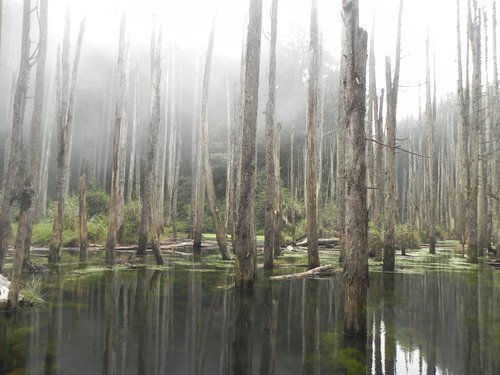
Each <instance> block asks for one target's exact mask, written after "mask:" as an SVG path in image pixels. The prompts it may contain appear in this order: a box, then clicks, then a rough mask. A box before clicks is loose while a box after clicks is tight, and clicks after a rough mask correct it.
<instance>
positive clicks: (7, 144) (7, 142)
mask: <svg viewBox="0 0 500 375" xmlns="http://www.w3.org/2000/svg"><path fill="white" fill-rule="evenodd" d="M16 86H17V75H16V73H15V72H12V78H11V81H10V102H9V110H8V114H7V123H10V122H11V121H12V120H13V117H12V116H13V113H12V112H13V110H14V99H15V96H16ZM11 140H12V129H11V128H8V129H7V132H6V134H5V143H4V151H3V170H2V182H1V187H2V190H1V191H2V193H3V191H4V188H5V177H6V176H7V170H8V168H9V158H10V149H11V145H10V142H11Z"/></svg>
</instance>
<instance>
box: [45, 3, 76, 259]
mask: <svg viewBox="0 0 500 375" xmlns="http://www.w3.org/2000/svg"><path fill="white" fill-rule="evenodd" d="M64 29H65V31H64V40H63V52H62V56H61V60H62V61H61V70H62V77H61V79H60V81H62V82H61V83H60V84H59V88H58V90H59V92H60V94H59V95H60V96H59V98H60V100H58V102H59V103H60V105H59V109H58V121H57V122H58V132H57V133H58V134H57V136H58V144H59V145H58V152H57V181H56V200H57V212H56V214H55V217H54V223H53V229H52V231H53V233H52V241H51V244H50V248H49V262H50V263H58V262H59V259H60V252H61V246H62V240H63V238H62V235H63V217H64V204H65V199H66V198H65V192H66V187H67V181H68V179H69V160H70V147H69V143H70V139H71V133H72V127H73V107H74V103H75V96H76V84H77V78H78V65H79V62H80V53H81V49H82V42H83V35H84V33H85V18H84V19H83V20H82V22H81V24H80V31H79V33H78V41H77V45H76V51H75V59H74V62H73V72H72V77H71V85H70V82H69V37H70V13H69V8H67V9H66V22H65V27H64ZM68 90H69V92H68Z"/></svg>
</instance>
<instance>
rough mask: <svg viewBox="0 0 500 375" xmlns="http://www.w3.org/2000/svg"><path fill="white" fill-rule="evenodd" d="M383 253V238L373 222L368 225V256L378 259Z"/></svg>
mask: <svg viewBox="0 0 500 375" xmlns="http://www.w3.org/2000/svg"><path fill="white" fill-rule="evenodd" d="M383 251H384V237H383V234H382V231H381V230H380V229H379V228H378V227H377V226H376V225H375V223H374V222H373V221H370V222H369V224H368V255H369V256H370V257H376V258H380V257H381V256H382V253H383Z"/></svg>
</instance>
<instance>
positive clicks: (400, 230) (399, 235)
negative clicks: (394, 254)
mask: <svg viewBox="0 0 500 375" xmlns="http://www.w3.org/2000/svg"><path fill="white" fill-rule="evenodd" d="M418 239H419V234H418V231H417V230H416V229H415V228H414V227H413V226H411V225H410V224H400V225H398V226H396V244H397V246H398V247H399V248H401V249H402V250H404V249H415V248H416V247H418V245H419V240H418Z"/></svg>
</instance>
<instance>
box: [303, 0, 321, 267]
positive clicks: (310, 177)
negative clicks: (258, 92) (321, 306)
mask: <svg viewBox="0 0 500 375" xmlns="http://www.w3.org/2000/svg"><path fill="white" fill-rule="evenodd" d="M310 38H311V39H310V44H309V53H310V67H309V90H308V99H307V101H308V103H307V105H308V115H307V182H306V187H307V203H306V206H307V210H306V215H307V255H308V259H309V263H308V266H309V269H312V268H316V267H319V264H320V263H319V254H318V215H317V208H318V206H317V203H316V199H317V195H316V184H317V183H318V176H317V166H316V163H317V160H316V156H317V155H316V147H317V144H316V143H317V136H316V132H317V130H318V129H317V128H318V74H319V72H318V67H319V54H318V5H317V0H313V1H312V8H311V30H310Z"/></svg>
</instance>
